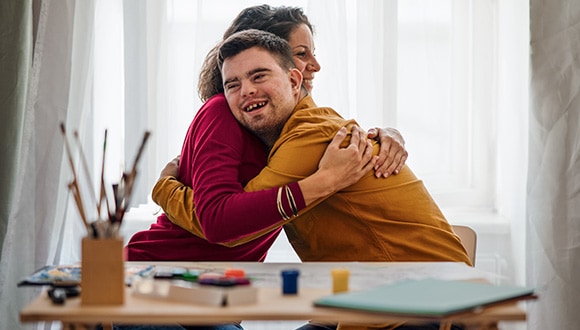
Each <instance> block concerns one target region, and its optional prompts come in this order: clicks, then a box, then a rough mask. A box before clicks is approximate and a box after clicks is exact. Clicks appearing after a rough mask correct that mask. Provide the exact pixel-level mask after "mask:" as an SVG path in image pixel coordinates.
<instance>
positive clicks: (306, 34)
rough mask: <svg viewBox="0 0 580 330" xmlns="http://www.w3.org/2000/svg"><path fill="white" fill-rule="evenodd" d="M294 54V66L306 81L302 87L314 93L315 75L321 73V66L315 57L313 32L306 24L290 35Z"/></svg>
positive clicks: (289, 41)
mask: <svg viewBox="0 0 580 330" xmlns="http://www.w3.org/2000/svg"><path fill="white" fill-rule="evenodd" d="M288 43H289V44H290V47H292V53H293V54H294V64H295V65H296V68H298V70H300V72H302V76H303V77H304V80H303V81H302V85H303V86H304V87H306V89H307V90H308V91H309V92H310V91H312V87H313V85H312V80H313V79H314V73H315V72H318V71H320V64H318V61H317V60H316V57H315V56H314V38H313V37H312V32H311V31H310V29H309V28H308V26H307V25H306V24H301V25H300V26H299V27H298V28H296V30H294V31H293V32H292V33H290V37H289V40H288Z"/></svg>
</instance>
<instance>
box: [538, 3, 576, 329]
mask: <svg viewBox="0 0 580 330" xmlns="http://www.w3.org/2000/svg"><path fill="white" fill-rule="evenodd" d="M530 9H531V11H530V13H531V15H530V19H531V50H532V57H531V78H532V79H531V109H530V110H531V112H530V166H529V176H528V194H527V212H528V223H527V225H528V227H527V243H528V244H527V262H528V264H529V269H528V272H527V278H528V281H529V284H530V285H533V286H535V287H537V288H538V294H539V300H538V301H537V302H535V303H533V304H532V305H531V308H530V315H529V317H530V321H529V325H530V326H529V328H530V329H577V328H578V325H579V324H580V314H579V313H578V311H579V308H580V281H579V280H578V274H580V99H579V98H578V96H579V94H580V78H579V74H580V58H579V55H578V54H580V37H579V34H580V33H579V32H580V29H579V26H580V3H578V2H577V1H575V0H559V1H552V0H532V1H531V6H530Z"/></svg>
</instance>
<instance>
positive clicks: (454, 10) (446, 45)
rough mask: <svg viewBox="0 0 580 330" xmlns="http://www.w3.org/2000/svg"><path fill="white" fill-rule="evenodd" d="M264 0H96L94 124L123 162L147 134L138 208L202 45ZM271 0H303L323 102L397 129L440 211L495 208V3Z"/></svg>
mask: <svg viewBox="0 0 580 330" xmlns="http://www.w3.org/2000/svg"><path fill="white" fill-rule="evenodd" d="M261 3H262V2H261V1H253V2H249V1H244V2H232V1H229V2H228V1H215V0H212V1H187V0H173V1H171V0H167V1H159V2H158V1H155V2H144V1H136V0H132V1H124V2H123V3H119V2H116V1H103V2H98V5H97V14H96V24H97V26H101V27H102V29H97V34H99V35H102V36H106V37H102V38H99V37H98V36H97V38H96V40H97V42H96V44H95V54H96V56H95V58H96V59H98V61H96V62H95V86H94V88H95V89H94V93H95V96H94V100H95V101H94V102H95V107H96V113H98V116H97V117H98V118H99V120H98V121H96V122H95V132H101V131H102V129H103V128H104V127H108V128H109V134H117V135H116V136H115V137H114V139H116V141H117V142H118V145H119V146H121V147H120V149H119V150H117V151H115V152H116V153H117V155H118V156H116V157H118V158H119V159H126V160H127V162H129V163H130V162H132V157H133V155H134V153H135V151H136V148H137V145H138V143H139V141H140V139H141V135H142V133H143V131H144V130H151V131H152V134H153V135H152V138H151V140H150V143H149V144H148V146H147V149H146V152H145V159H144V162H143V163H142V166H141V167H140V176H139V183H138V186H137V188H138V194H137V195H136V199H135V200H134V205H137V204H141V203H146V202H147V196H148V194H149V193H150V190H151V187H152V186H153V184H154V182H155V181H156V179H157V177H158V173H159V172H160V170H161V169H162V167H163V166H164V165H165V163H166V162H167V161H169V160H170V159H172V158H173V157H174V156H176V155H177V154H179V152H180V148H181V144H182V141H183V137H184V135H185V133H186V130H187V127H188V125H189V123H190V122H191V119H192V118H193V116H194V114H195V111H196V109H198V108H199V107H200V106H201V103H200V101H199V99H198V98H197V92H196V83H197V73H198V71H199V68H200V66H201V63H202V61H203V58H204V56H205V54H206V53H207V51H208V50H209V49H210V48H211V47H212V46H213V45H214V44H215V43H216V42H218V41H219V40H220V38H221V36H222V33H223V31H224V30H225V29H226V27H227V26H228V25H229V23H230V22H231V20H232V19H233V18H234V17H235V15H236V14H237V13H238V12H239V11H240V10H241V9H242V8H245V7H247V6H250V5H253V4H261ZM270 3H271V4H272V5H281V4H284V5H296V6H300V7H303V8H304V9H305V12H306V14H307V15H308V16H309V18H310V19H311V21H312V22H313V23H314V25H315V29H316V31H315V32H316V34H315V41H316V46H317V55H318V58H319V60H320V62H321V64H322V66H323V69H322V71H321V72H320V73H319V74H318V76H317V78H316V82H315V86H316V87H315V90H314V92H313V94H314V97H315V99H316V101H317V103H318V104H319V105H330V106H333V107H334V108H336V109H337V111H339V112H340V113H341V114H343V116H344V117H354V118H356V119H357V120H358V121H359V123H361V125H362V126H363V127H365V128H370V127H372V126H382V127H385V126H391V127H396V128H398V129H399V130H400V131H401V132H402V133H403V136H404V137H405V139H406V141H407V148H408V150H409V153H410V158H409V160H408V164H409V165H410V166H411V167H412V168H413V170H414V172H415V173H416V174H417V176H418V177H420V178H422V179H423V180H424V181H425V183H426V185H427V187H428V188H429V189H430V191H431V192H432V194H433V196H434V198H435V199H436V200H437V201H438V203H439V204H440V205H441V206H442V207H443V208H475V209H486V210H494V209H495V208H496V205H495V203H496V193H495V192H496V179H495V177H496V167H497V161H498V160H497V141H498V137H497V135H496V131H497V129H496V128H497V120H498V116H499V114H498V112H497V111H498V110H497V109H498V103H497V102H498V95H499V94H498V93H500V91H499V87H498V86H501V84H499V83H498V80H497V79H498V76H499V73H498V68H499V64H498V61H499V58H500V53H499V51H500V50H501V49H500V48H499V47H498V43H499V41H498V38H500V36H501V34H500V30H499V29H500V28H502V25H501V24H499V22H500V21H499V20H498V11H499V10H500V9H501V8H500V7H501V6H500V5H498V3H497V2H496V1H491V0H489V1H465V0H437V1H432V0H405V1H382V0H374V1H354V0H343V1H307V0H302V1H271V2H270ZM111 30H112V31H111ZM113 131H114V133H113ZM99 134H100V133H99ZM99 141H100V140H99V139H97V138H95V146H97V145H98V143H99ZM95 150H99V148H96V147H95ZM111 153H113V151H111ZM108 155H109V154H108ZM107 157H109V156H107ZM110 157H115V156H110ZM95 159H97V160H100V156H99V157H95ZM110 163H111V164H117V163H119V162H113V161H111V162H110ZM115 171H118V169H114V168H112V169H109V170H108V173H115Z"/></svg>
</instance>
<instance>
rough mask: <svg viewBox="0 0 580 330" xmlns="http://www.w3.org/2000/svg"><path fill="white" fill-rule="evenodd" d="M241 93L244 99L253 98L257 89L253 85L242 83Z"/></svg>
mask: <svg viewBox="0 0 580 330" xmlns="http://www.w3.org/2000/svg"><path fill="white" fill-rule="evenodd" d="M241 91H242V96H243V97H248V96H252V95H254V94H256V87H255V86H254V84H252V83H245V84H244V83H242V87H241Z"/></svg>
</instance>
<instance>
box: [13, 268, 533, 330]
mask: <svg viewBox="0 0 580 330" xmlns="http://www.w3.org/2000/svg"><path fill="white" fill-rule="evenodd" d="M131 264H135V263H131ZM157 264H158V265H161V266H163V267H186V268H188V269H200V270H207V269H213V270H217V271H219V270H224V269H226V268H243V269H245V270H246V273H247V275H248V276H249V277H251V278H252V279H253V285H255V286H258V302H257V303H255V304H249V305H242V306H223V307H214V306H204V305H198V304H191V303H181V302H173V301H168V300H159V299H154V298H149V297H143V296H137V295H134V294H132V292H131V289H130V288H127V289H126V290H127V291H126V294H125V303H124V304H123V305H118V306H85V305H81V304H80V299H79V298H73V299H68V300H67V301H66V303H65V304H64V305H60V306H59V305H54V304H52V303H51V301H50V299H49V298H48V297H47V294H46V292H43V293H42V294H41V295H40V296H39V297H37V298H36V299H35V300H34V301H32V302H31V303H30V304H29V305H28V306H26V307H25V308H24V309H22V311H21V312H20V320H21V321H22V322H40V321H62V322H63V324H64V325H65V327H66V325H70V324H77V325H78V324H96V323H103V324H111V323H126V324H174V323H180V324H212V323H214V324H215V323H225V322H233V321H240V320H316V321H320V322H331V323H335V322H349V323H352V322H356V323H361V322H362V323H387V322H400V321H407V322H416V323H424V322H428V321H438V322H442V323H443V324H446V323H449V322H461V323H465V324H480V325H484V326H489V325H492V328H493V326H494V325H495V324H496V323H497V322H499V321H523V320H525V319H526V314H525V312H524V311H523V310H522V309H521V308H519V307H518V306H517V305H516V304H514V303H509V304H501V305H498V306H494V307H488V308H484V309H482V310H479V311H477V312H468V313H462V314H456V315H453V316H451V317H445V318H429V317H408V316H397V315H388V314H384V313H369V312H359V311H350V310H342V309H333V308H322V307H314V306H313V304H312V302H313V300H315V299H316V298H318V297H321V296H323V295H328V294H331V284H332V283H331V281H332V279H331V277H330V270H331V269H334V268H347V269H349V270H350V272H351V277H350V282H349V286H350V290H359V289H365V288H371V287H373V286H376V285H380V284H386V283H392V282H394V281H398V280H401V279H421V278H426V277H435V278H440V279H450V280H477V279H480V280H481V279H483V280H486V281H490V277H489V275H490V274H486V273H483V272H480V271H477V270H476V269H473V268H471V267H468V266H465V265H464V264H460V263H423V262H421V263H300V264H278V263H157ZM289 268H293V269H299V270H300V277H299V279H300V280H299V292H298V295H283V294H282V290H281V281H282V280H281V277H280V271H281V270H283V269H289ZM491 280H493V279H491Z"/></svg>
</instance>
